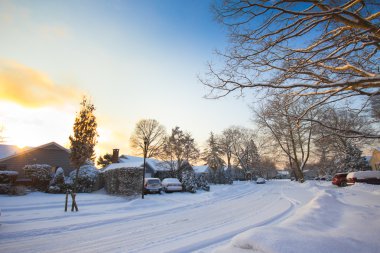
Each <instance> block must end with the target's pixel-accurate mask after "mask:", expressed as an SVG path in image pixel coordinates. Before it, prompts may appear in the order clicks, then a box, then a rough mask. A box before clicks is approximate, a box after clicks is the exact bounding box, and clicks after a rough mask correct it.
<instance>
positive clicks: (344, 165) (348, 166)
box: [334, 142, 367, 172]
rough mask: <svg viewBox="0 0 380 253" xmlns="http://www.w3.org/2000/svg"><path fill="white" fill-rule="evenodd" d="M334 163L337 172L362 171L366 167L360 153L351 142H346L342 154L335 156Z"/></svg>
mask: <svg viewBox="0 0 380 253" xmlns="http://www.w3.org/2000/svg"><path fill="white" fill-rule="evenodd" d="M334 162H335V164H336V167H337V168H338V171H339V172H351V171H358V170H364V169H365V168H366V165H367V164H366V161H365V158H364V157H362V151H361V150H360V149H359V148H358V147H357V146H356V145H355V144H353V143H351V142H347V145H346V148H345V150H344V153H342V154H339V155H337V157H336V159H335V161H334Z"/></svg>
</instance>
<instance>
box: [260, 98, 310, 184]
mask: <svg viewBox="0 0 380 253" xmlns="http://www.w3.org/2000/svg"><path fill="white" fill-rule="evenodd" d="M309 100H310V99H308V98H303V99H302V100H299V99H298V100H294V97H292V96H286V95H285V94H283V96H279V97H276V98H274V99H273V100H270V101H268V102H267V103H266V104H264V105H262V107H261V109H260V110H257V111H254V114H255V117H256V123H257V124H258V125H259V126H260V127H262V128H265V129H266V130H267V131H268V133H269V135H270V136H271V137H272V140H274V141H275V143H276V144H277V147H278V148H279V149H280V150H281V151H282V152H283V154H285V155H286V157H287V158H288V162H289V165H290V167H291V169H292V170H293V172H294V174H295V176H296V179H297V180H298V181H300V182H303V181H304V176H303V172H302V171H303V169H304V168H305V165H306V163H307V162H308V160H309V157H310V148H311V141H312V138H311V137H312V131H313V122H306V121H299V120H297V118H298V116H297V115H299V113H302V111H303V110H304V108H305V107H307V106H309V104H310V103H311V101H309ZM313 114H314V111H309V112H308V117H310V118H314V115H313Z"/></svg>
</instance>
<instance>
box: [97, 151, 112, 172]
mask: <svg viewBox="0 0 380 253" xmlns="http://www.w3.org/2000/svg"><path fill="white" fill-rule="evenodd" d="M111 163H112V155H111V154H110V153H106V154H105V155H103V156H100V157H99V158H98V161H97V164H98V165H100V166H102V168H104V167H106V166H107V165H110V164H111Z"/></svg>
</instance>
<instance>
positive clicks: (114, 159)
mask: <svg viewBox="0 0 380 253" xmlns="http://www.w3.org/2000/svg"><path fill="white" fill-rule="evenodd" d="M118 162H119V149H117V148H114V149H113V153H112V163H118Z"/></svg>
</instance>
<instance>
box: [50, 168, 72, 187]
mask: <svg viewBox="0 0 380 253" xmlns="http://www.w3.org/2000/svg"><path fill="white" fill-rule="evenodd" d="M65 181H66V180H65V174H64V170H63V169H62V168H61V167H58V168H57V170H56V171H55V174H54V176H53V179H52V180H51V181H50V185H49V189H48V192H49V193H64V192H66V190H67V189H70V188H71V185H72V184H71V183H69V184H66V182H65ZM70 182H71V180H70Z"/></svg>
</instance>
